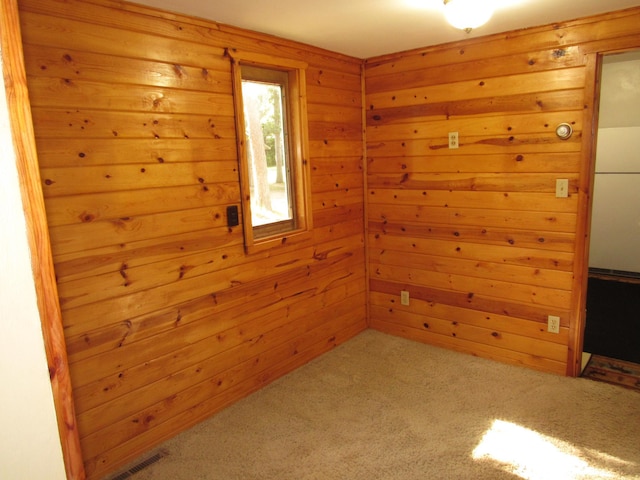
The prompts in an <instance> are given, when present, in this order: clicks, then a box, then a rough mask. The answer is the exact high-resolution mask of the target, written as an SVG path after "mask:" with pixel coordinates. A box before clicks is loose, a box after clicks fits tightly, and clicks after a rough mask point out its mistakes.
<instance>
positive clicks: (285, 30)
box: [133, 0, 640, 58]
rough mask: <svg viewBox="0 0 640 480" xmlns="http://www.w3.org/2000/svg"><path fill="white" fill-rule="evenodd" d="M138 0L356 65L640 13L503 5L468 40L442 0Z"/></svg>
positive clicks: (624, 1) (518, 2)
mask: <svg viewBox="0 0 640 480" xmlns="http://www.w3.org/2000/svg"><path fill="white" fill-rule="evenodd" d="M133 1H134V2H135V3H139V4H143V5H149V6H153V7H157V8H160V9H163V10H168V11H171V12H178V13H183V14H186V15H191V16H195V17H201V18H205V19H208V20H214V21H216V22H219V23H224V24H227V25H234V26H237V27H242V28H245V29H249V30H254V31H257V32H263V33H269V34H272V35H276V36H278V37H282V38H287V39H291V40H296V41H299V42H302V43H306V44H310V45H314V46H317V47H321V48H325V49H327V50H331V51H334V52H339V53H344V54H347V55H351V56H354V57H357V58H370V57H374V56H378V55H383V54H386V53H395V52H400V51H403V50H409V49H413V48H420V47H426V46H430V45H437V44H441V43H446V42H451V41H458V40H463V39H465V38H469V37H477V36H482V35H488V34H492V33H499V32H505V31H509V30H515V29H520V28H526V27H532V26H538V25H546V24H549V23H554V22H560V21H565V20H573V19H576V18H580V17H585V16H589V15H594V14H598V13H603V12H609V11H614V10H621V9H624V8H629V7H633V6H640V0H569V1H566V2H562V1H559V0H484V1H487V2H491V3H494V4H496V10H495V13H494V14H493V17H492V18H491V20H489V22H488V23H487V24H486V25H484V26H482V27H479V28H477V29H476V30H474V31H472V32H471V33H470V34H467V33H465V32H463V31H460V30H456V29H455V28H453V27H451V26H449V25H448V24H447V23H446V21H445V19H444V16H443V1H442V0H322V1H320V0H277V1H276V0H271V1H269V0H133ZM478 1H482V0H478Z"/></svg>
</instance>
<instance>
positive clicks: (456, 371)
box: [121, 330, 640, 480]
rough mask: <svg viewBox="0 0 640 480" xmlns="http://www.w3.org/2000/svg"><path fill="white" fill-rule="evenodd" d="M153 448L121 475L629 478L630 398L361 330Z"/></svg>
mask: <svg viewBox="0 0 640 480" xmlns="http://www.w3.org/2000/svg"><path fill="white" fill-rule="evenodd" d="M161 448H162V449H164V450H165V451H166V452H167V453H168V454H167V456H165V457H164V458H161V459H160V460H159V461H157V462H156V463H153V464H152V465H150V466H148V467H146V468H144V469H143V470H141V471H139V472H138V473H136V474H135V475H133V476H132V477H131V478H132V479H133V480H150V479H171V480H183V479H184V480H199V479H202V480H205V479H206V480H214V479H215V480H218V479H220V480H252V479H256V480H257V479H261V480H289V479H290V480H334V479H345V480H360V479H362V480H372V479H384V480H412V479H416V480H417V479H420V480H423V479H428V480H431V479H517V478H527V479H534V480H538V479H539V480H553V479H558V480H567V479H622V478H624V479H627V478H628V479H640V394H639V393H638V392H636V391H632V390H629V389H625V388H621V387H616V386H612V385H608V384H605V383H599V382H594V381H591V380H588V379H584V378H577V379H573V378H565V377H559V376H555V375H549V374H543V373H538V372H534V371H531V370H528V369H525V368H519V367H513V366H508V365H503V364H500V363H496V362H492V361H489V360H484V359H479V358H475V357H472V356H469V355H464V354H459V353H455V352H452V351H448V350H443V349H439V348H436V347H432V346H427V345H423V344H419V343H414V342H411V341H407V340H404V339H401V338H396V337H391V336H387V335H384V334H381V333H378V332H374V331H372V330H369V331H366V332H364V333H363V334H361V335H359V336H358V337H356V338H354V339H352V340H350V341H349V342H347V343H346V344H345V345H342V346H340V347H338V348H336V349H334V350H333V351H331V352H330V353H328V354H326V355H324V356H323V357H321V358H319V359H316V360H315V361H313V362H311V363H310V364H308V365H306V366H305V367H303V368H301V369H299V370H297V371H295V372H293V373H292V374H290V375H288V376H286V377H284V378H282V379H280V380H278V381H276V382H274V383H273V384H271V385H270V386H268V387H266V388H264V389H263V390H261V391H259V392H257V393H255V394H254V395H251V396H250V397H248V398H246V399H244V400H242V401H240V402H238V403H237V404H235V405H233V406H232V407H230V408H228V409H226V410H224V411H223V412H221V413H219V414H218V415H216V416H214V417H213V418H211V419H209V420H207V421H206V422H203V423H202V424H200V425H198V426H197V427H195V428H193V429H191V430H190V431H188V432H185V433H183V434H181V435H179V436H178V437H176V438H174V439H172V440H170V441H168V442H166V443H165V444H163V445H162V446H161ZM152 453H154V452H150V454H152ZM144 458H145V457H142V458H141V459H139V460H138V461H140V460H143V459H144ZM121 478H123V477H121Z"/></svg>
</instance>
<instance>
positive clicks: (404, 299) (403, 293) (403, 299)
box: [400, 290, 409, 305]
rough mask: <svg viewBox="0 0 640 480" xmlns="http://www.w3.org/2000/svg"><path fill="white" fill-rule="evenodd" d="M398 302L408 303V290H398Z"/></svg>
mask: <svg viewBox="0 0 640 480" xmlns="http://www.w3.org/2000/svg"><path fill="white" fill-rule="evenodd" d="M400 304H401V305H409V292H407V291H406V290H402V291H401V292H400Z"/></svg>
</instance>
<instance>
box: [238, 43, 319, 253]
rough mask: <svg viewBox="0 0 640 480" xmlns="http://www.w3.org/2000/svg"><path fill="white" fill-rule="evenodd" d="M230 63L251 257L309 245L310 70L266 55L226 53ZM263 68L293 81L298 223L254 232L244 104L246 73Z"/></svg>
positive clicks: (290, 111)
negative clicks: (248, 69)
mask: <svg viewBox="0 0 640 480" xmlns="http://www.w3.org/2000/svg"><path fill="white" fill-rule="evenodd" d="M227 55H228V56H229V58H230V59H231V74H232V85H233V102H234V108H235V122H236V142H237V152H238V165H239V176H240V192H241V207H242V224H243V231H244V244H245V251H246V252H247V253H253V252H257V251H263V250H265V249H269V248H274V247H277V246H280V245H285V244H290V243H292V242H294V241H295V242H296V243H297V242H299V241H304V240H306V239H308V238H310V237H311V229H312V222H311V220H312V212H311V193H310V169H309V156H308V152H309V147H308V144H309V140H308V123H307V105H306V75H305V70H306V68H307V64H306V63H304V62H300V61H296V60H291V59H282V58H277V57H273V56H270V55H264V54H255V53H250V52H238V51H237V50H235V49H233V50H231V49H227ZM245 65H246V66H247V67H258V68H261V69H266V70H274V71H279V72H284V73H286V74H287V76H288V92H287V93H288V98H287V99H286V106H285V109H286V111H287V115H286V119H285V118H283V121H286V122H287V129H288V137H289V138H288V146H287V147H285V148H287V149H288V153H289V158H288V161H289V165H288V167H289V168H290V169H291V173H290V179H291V183H292V185H291V186H290V188H291V200H292V202H293V208H292V210H293V218H292V219H291V220H285V221H282V222H273V223H268V224H265V225H261V226H253V224H252V217H251V194H250V187H249V185H250V184H249V175H250V174H249V168H250V167H249V161H248V151H247V145H246V138H245V118H244V117H245V116H244V104H243V98H242V79H243V78H242V67H243V66H245Z"/></svg>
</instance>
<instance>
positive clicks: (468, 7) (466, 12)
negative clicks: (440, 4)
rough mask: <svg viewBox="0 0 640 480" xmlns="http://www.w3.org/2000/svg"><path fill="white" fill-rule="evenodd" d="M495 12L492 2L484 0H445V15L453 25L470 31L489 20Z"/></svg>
mask: <svg viewBox="0 0 640 480" xmlns="http://www.w3.org/2000/svg"><path fill="white" fill-rule="evenodd" d="M492 14H493V8H492V6H491V5H490V2H488V1H486V0H485V1H483V0H444V16H445V18H446V19H447V22H449V23H450V24H451V25H453V26H454V27H455V28H459V29H460V30H465V31H467V32H470V31H471V30H472V29H473V28H478V27H479V26H481V25H484V24H485V23H487V22H488V21H489V19H490V18H491V15H492Z"/></svg>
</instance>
